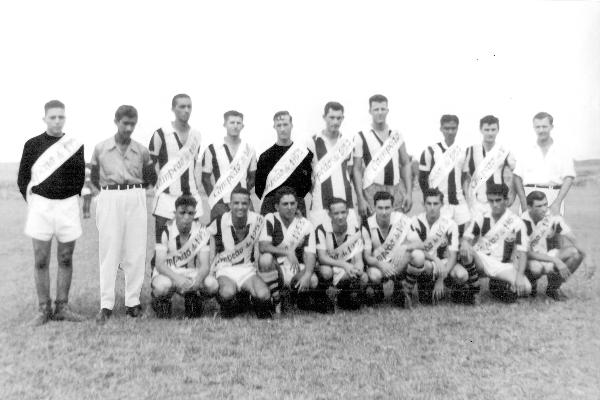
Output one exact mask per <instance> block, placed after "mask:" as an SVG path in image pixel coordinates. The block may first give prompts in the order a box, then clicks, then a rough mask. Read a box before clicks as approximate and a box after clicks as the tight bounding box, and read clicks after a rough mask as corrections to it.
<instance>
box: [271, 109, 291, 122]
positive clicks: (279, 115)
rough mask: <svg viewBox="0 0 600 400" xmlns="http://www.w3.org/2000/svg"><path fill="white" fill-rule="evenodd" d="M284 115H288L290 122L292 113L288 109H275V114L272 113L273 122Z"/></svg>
mask: <svg viewBox="0 0 600 400" xmlns="http://www.w3.org/2000/svg"><path fill="white" fill-rule="evenodd" d="M285 116H288V117H290V123H292V115H291V114H290V113H289V112H288V111H277V112H276V113H275V115H273V122H275V121H277V120H278V119H280V118H281V117H285Z"/></svg>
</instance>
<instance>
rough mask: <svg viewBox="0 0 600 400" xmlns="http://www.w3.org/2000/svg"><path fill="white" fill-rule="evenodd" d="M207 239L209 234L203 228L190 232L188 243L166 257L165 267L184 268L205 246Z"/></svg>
mask: <svg viewBox="0 0 600 400" xmlns="http://www.w3.org/2000/svg"><path fill="white" fill-rule="evenodd" d="M173 223H174V222H173ZM209 239H210V233H209V232H208V230H207V229H206V228H204V227H201V228H200V229H198V230H195V231H192V233H191V235H190V238H189V239H188V241H187V242H185V244H184V245H183V246H181V248H180V249H179V250H177V251H176V252H174V253H171V254H168V255H167V260H166V266H167V267H169V268H182V267H184V266H186V265H187V264H188V263H189V262H190V261H191V260H192V258H194V256H195V255H196V254H198V252H199V251H200V249H201V248H203V247H204V246H206V244H207V243H208V240H209Z"/></svg>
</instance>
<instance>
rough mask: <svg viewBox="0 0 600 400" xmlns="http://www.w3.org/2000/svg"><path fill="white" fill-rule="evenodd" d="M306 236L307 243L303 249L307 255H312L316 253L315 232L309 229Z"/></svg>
mask: <svg viewBox="0 0 600 400" xmlns="http://www.w3.org/2000/svg"><path fill="white" fill-rule="evenodd" d="M307 236H308V241H307V243H306V246H305V247H304V251H306V252H307V253H312V254H316V253H317V243H316V242H317V239H316V237H315V230H314V229H311V230H310V232H308V234H307Z"/></svg>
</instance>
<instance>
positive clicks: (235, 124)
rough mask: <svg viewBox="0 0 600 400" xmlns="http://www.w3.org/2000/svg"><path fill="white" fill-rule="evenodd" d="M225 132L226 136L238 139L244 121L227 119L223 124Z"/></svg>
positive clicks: (233, 118) (236, 118)
mask: <svg viewBox="0 0 600 400" xmlns="http://www.w3.org/2000/svg"><path fill="white" fill-rule="evenodd" d="M223 126H224V127H225V129H226V130H227V136H233V137H238V136H240V132H241V131H242V129H244V120H243V119H242V117H227V121H225V123H224V124H223Z"/></svg>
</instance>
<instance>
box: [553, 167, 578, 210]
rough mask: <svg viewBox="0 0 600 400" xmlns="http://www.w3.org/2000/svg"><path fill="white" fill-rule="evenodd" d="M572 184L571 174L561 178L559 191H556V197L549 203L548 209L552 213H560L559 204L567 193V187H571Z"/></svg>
mask: <svg viewBox="0 0 600 400" xmlns="http://www.w3.org/2000/svg"><path fill="white" fill-rule="evenodd" d="M572 185H573V177H572V176H567V177H565V178H564V179H563V183H562V186H561V188H560V191H559V192H558V195H557V196H556V199H555V200H554V201H553V202H552V204H551V205H550V211H551V212H552V213H553V214H555V215H559V214H560V204H561V203H562V202H563V201H564V200H565V197H567V193H569V189H571V186H572Z"/></svg>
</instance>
